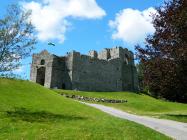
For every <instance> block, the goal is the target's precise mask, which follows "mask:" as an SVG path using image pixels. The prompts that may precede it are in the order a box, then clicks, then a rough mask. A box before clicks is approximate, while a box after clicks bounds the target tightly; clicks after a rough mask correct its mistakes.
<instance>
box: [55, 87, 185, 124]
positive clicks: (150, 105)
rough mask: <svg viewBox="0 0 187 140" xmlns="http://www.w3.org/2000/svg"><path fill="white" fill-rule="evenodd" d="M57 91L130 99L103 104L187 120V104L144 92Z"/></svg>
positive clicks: (135, 112) (143, 113)
mask: <svg viewBox="0 0 187 140" xmlns="http://www.w3.org/2000/svg"><path fill="white" fill-rule="evenodd" d="M55 91H56V92H58V93H66V94H76V95H82V96H87V97H99V98H109V99H125V100H128V102H127V103H120V104H110V103H108V104H107V103H103V104H105V105H108V106H113V107H115V108H118V109H121V110H125V111H127V112H130V113H134V114H140V115H149V116H154V117H158V118H166V119H171V120H176V121H181V122H187V104H181V103H174V102H166V101H162V100H158V99H155V98H152V97H150V96H147V95H144V94H135V93H130V92H82V91H80V92H79V91H68V90H55Z"/></svg>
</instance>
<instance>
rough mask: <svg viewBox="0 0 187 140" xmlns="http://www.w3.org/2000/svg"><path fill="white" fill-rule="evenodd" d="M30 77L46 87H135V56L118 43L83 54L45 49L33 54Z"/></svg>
mask: <svg viewBox="0 0 187 140" xmlns="http://www.w3.org/2000/svg"><path fill="white" fill-rule="evenodd" d="M30 76H31V81H33V82H36V83H38V84H40V85H43V86H45V87H47V88H59V89H69V90H80V91H136V90H138V80H137V71H136V67H135V65H134V56H133V53H132V52H131V51H128V50H127V49H126V48H122V47H115V48H111V49H104V50H103V51H101V52H99V53H97V52H96V51H90V52H89V54H88V55H81V54H80V53H79V52H76V51H73V52H70V53H67V55H66V56H62V57H61V56H56V55H54V54H50V53H48V52H47V51H46V50H44V51H42V52H41V53H39V54H33V59H32V65H31V75H30Z"/></svg>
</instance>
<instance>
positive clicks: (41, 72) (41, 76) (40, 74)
mask: <svg viewBox="0 0 187 140" xmlns="http://www.w3.org/2000/svg"><path fill="white" fill-rule="evenodd" d="M36 83H38V84H40V85H42V86H44V84H45V67H40V68H38V69H37V77H36Z"/></svg>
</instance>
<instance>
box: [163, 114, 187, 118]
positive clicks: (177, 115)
mask: <svg viewBox="0 0 187 140" xmlns="http://www.w3.org/2000/svg"><path fill="white" fill-rule="evenodd" d="M165 115H166V116H169V117H176V118H187V114H186V115H185V114H165Z"/></svg>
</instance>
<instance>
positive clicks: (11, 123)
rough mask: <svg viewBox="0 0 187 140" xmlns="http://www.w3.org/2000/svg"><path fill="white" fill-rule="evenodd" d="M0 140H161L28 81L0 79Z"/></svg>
mask: <svg viewBox="0 0 187 140" xmlns="http://www.w3.org/2000/svg"><path fill="white" fill-rule="evenodd" d="M0 139H2V140H4V139H11V140H19V139H26V140H33V139H36V140H40V139H42V140H43V139H51V140H58V139H59V140H61V139H68V140H69V139H71V140H74V139H75V140H77V139H78V140H87V139H88V140H105V139H107V140H108V139H116V140H122V139H123V140H124V139H125V140H136V139H138V140H140V139H142V140H145V139H146V140H147V139H150V140H156V139H157V140H162V139H163V140H165V139H169V138H168V137H166V136H165V135H163V134H160V133H158V132H156V131H154V130H152V129H149V128H147V127H144V126H143V125H139V124H136V123H134V122H130V121H127V120H122V119H119V118H116V117H112V116H110V115H108V114H105V113H103V112H101V111H99V110H97V109H94V108H91V107H88V106H86V105H84V104H81V103H79V102H76V101H73V100H71V99H67V98H64V97H62V96H61V95H59V94H57V93H55V92H54V91H51V90H49V89H46V88H44V87H42V86H40V85H37V84H34V83H31V82H29V81H20V80H9V79H0Z"/></svg>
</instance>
